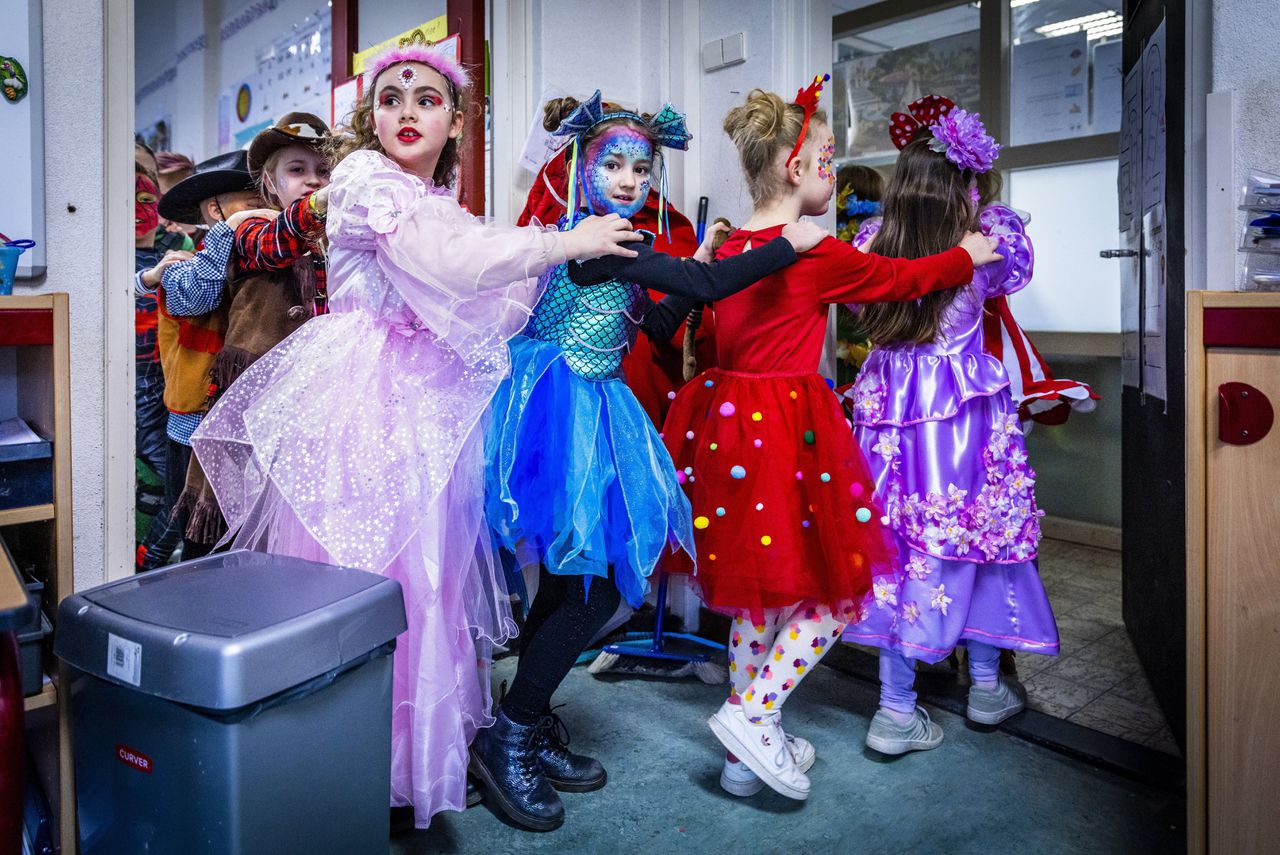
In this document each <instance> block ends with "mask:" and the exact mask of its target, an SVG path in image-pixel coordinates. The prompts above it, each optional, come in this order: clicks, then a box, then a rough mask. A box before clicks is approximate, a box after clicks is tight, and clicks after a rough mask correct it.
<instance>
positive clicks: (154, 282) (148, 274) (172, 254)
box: [142, 249, 195, 291]
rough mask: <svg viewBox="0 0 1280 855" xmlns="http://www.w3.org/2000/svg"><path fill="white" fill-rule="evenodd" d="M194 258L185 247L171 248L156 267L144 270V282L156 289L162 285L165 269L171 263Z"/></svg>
mask: <svg viewBox="0 0 1280 855" xmlns="http://www.w3.org/2000/svg"><path fill="white" fill-rule="evenodd" d="M193 258H195V256H194V255H192V254H191V253H189V252H187V251H186V250H185V249H171V250H169V251H168V252H166V253H165V254H164V256H163V257H162V258H161V259H160V262H159V263H158V264H157V265H156V266H155V267H153V268H151V269H150V270H144V271H142V284H144V285H146V286H147V287H148V288H150V289H151V290H153V291H154V290H155V289H156V288H159V287H160V280H161V278H163V276H164V270H165V268H166V267H168V266H169V265H170V264H177V263H179V262H182V261H190V260H191V259H193Z"/></svg>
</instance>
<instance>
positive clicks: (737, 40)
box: [704, 33, 747, 65]
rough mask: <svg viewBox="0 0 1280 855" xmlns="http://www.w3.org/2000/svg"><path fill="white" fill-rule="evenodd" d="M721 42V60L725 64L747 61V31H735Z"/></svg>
mask: <svg viewBox="0 0 1280 855" xmlns="http://www.w3.org/2000/svg"><path fill="white" fill-rule="evenodd" d="M720 43H721V54H722V60H721V62H722V63H723V64H724V65H736V64H737V63H739V62H746V61H747V34H746V33H734V34H733V35H731V36H726V37H725V38H723V39H721V40H720ZM704 50H705V48H704ZM704 55H705V54H704Z"/></svg>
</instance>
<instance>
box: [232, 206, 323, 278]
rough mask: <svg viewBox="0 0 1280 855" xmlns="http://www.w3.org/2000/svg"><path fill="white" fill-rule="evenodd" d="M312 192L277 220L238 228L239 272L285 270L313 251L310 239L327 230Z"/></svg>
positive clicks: (252, 222) (254, 221) (236, 253)
mask: <svg viewBox="0 0 1280 855" xmlns="http://www.w3.org/2000/svg"><path fill="white" fill-rule="evenodd" d="M310 201H311V194H310V193H308V194H307V195H306V196H303V197H302V198H301V199H298V200H296V201H295V202H294V203H293V204H291V205H290V206H289V207H287V208H285V209H284V210H283V211H281V212H280V215H279V216H278V217H276V218H275V219H273V220H264V219H258V218H254V219H250V220H245V221H244V222H243V223H241V224H240V228H238V229H236V244H235V251H234V255H233V257H234V258H235V263H236V269H237V270H242V271H243V270H283V269H284V268H286V267H288V266H289V265H291V264H293V263H294V262H295V261H297V260H298V259H299V258H301V257H302V256H303V255H304V254H306V252H307V251H308V250H309V249H310V248H311V247H310V243H309V240H308V238H309V236H310V235H312V234H316V233H320V232H323V231H324V222H323V221H322V220H321V219H320V218H319V217H317V216H316V213H315V211H313V210H312V209H311V205H310Z"/></svg>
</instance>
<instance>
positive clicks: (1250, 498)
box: [1187, 292, 1280, 853]
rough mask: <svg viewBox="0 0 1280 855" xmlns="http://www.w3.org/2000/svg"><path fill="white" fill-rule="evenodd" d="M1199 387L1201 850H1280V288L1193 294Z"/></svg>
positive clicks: (1196, 820) (1190, 411)
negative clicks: (1279, 786) (1279, 791)
mask: <svg viewBox="0 0 1280 855" xmlns="http://www.w3.org/2000/svg"><path fill="white" fill-rule="evenodd" d="M1187 385H1188V388H1187V540H1188V543H1187V646H1188V650H1187V805H1188V812H1189V822H1188V834H1189V840H1188V851H1189V852H1191V853H1197V852H1206V851H1207V852H1211V853H1237V852H1280V812H1278V811H1276V809H1275V805H1276V795H1275V790H1273V789H1272V787H1273V786H1274V784H1275V776H1276V773H1277V771H1280V728H1278V727H1277V726H1276V721H1277V713H1280V495H1278V494H1280V294H1246V293H1217V292H1189V293H1188V294H1187ZM1268 410H1270V411H1271V418H1270V420H1269V421H1270V426H1269V429H1266V430H1265V431H1264V428H1263V426H1264V425H1266V424H1267V422H1268V418H1267V414H1268Z"/></svg>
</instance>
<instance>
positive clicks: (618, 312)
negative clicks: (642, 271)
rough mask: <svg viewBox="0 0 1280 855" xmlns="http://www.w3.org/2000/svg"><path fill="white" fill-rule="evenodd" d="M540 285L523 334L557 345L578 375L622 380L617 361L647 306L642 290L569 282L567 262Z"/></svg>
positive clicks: (621, 285) (611, 283)
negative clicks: (539, 290)
mask: <svg viewBox="0 0 1280 855" xmlns="http://www.w3.org/2000/svg"><path fill="white" fill-rule="evenodd" d="M563 223H564V221H563V220H561V228H563V227H564V226H563ZM542 285H543V288H544V291H543V294H542V299H541V300H539V301H538V305H537V306H536V307H534V310H533V315H532V316H531V317H530V318H529V324H528V326H526V327H525V331H524V334H525V335H526V336H528V337H529V338H533V339H537V340H539V341H545V342H549V343H551V344H554V345H556V346H557V347H559V348H560V349H561V350H562V351H563V352H564V358H565V362H567V363H568V365H569V367H570V368H571V369H573V372H574V373H575V374H577V375H578V376H580V377H584V378H586V379H588V380H609V379H612V378H617V377H621V376H622V360H623V358H624V357H625V356H626V355H627V352H628V351H630V350H631V347H632V345H634V344H635V341H636V332H637V329H638V327H639V324H640V322H641V321H642V320H643V319H644V314H645V312H646V311H647V310H648V308H649V306H650V304H651V303H652V301H651V300H650V299H649V295H648V294H647V293H646V292H645V290H644V289H643V288H641V287H640V286H639V285H635V284H632V283H630V282H623V281H621V280H618V279H610V280H608V281H607V282H603V283H601V284H599V285H591V286H588V287H582V286H580V285H578V284H576V283H575V282H574V281H573V280H572V279H570V278H569V266H568V264H561V265H559V266H557V267H553V268H551V269H550V270H548V271H547V272H546V273H544V274H542Z"/></svg>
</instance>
